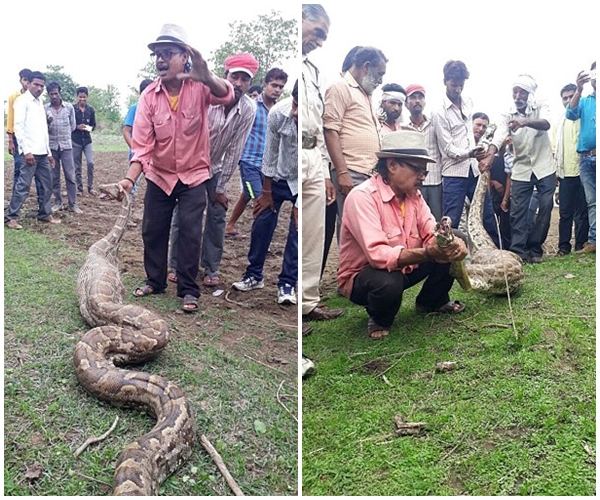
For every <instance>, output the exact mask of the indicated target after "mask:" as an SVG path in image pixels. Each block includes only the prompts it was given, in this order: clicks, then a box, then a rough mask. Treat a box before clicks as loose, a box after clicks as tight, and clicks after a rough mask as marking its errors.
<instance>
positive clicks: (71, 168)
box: [51, 149, 77, 208]
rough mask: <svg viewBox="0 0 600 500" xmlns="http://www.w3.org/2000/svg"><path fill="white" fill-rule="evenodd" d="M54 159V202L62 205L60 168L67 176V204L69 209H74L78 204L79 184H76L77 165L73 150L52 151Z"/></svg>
mask: <svg viewBox="0 0 600 500" xmlns="http://www.w3.org/2000/svg"><path fill="white" fill-rule="evenodd" d="M51 151H52V157H53V158H54V168H53V169H52V193H53V194H54V201H55V202H56V203H57V204H58V205H62V193H61V192H60V191H61V189H60V167H61V164H62V168H63V171H64V174H65V185H66V187H67V202H68V204H69V208H73V207H74V206H75V203H77V184H76V183H75V163H74V162H73V150H72V149H52V150H51Z"/></svg>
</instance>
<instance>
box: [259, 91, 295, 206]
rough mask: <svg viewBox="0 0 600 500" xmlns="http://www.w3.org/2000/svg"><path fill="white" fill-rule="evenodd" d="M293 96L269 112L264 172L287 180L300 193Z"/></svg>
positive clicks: (293, 191)
mask: <svg viewBox="0 0 600 500" xmlns="http://www.w3.org/2000/svg"><path fill="white" fill-rule="evenodd" d="M292 101H293V98H292V97H288V98H287V99H285V100H283V101H281V102H278V103H277V104H275V105H274V106H273V107H272V108H271V112H270V113H269V125H268V127H267V138H266V146H265V156H264V158H263V165H262V173H263V175H264V176H265V177H271V178H272V179H273V180H275V181H281V180H285V181H287V184H288V186H289V188H290V191H291V192H292V195H294V196H296V195H297V194H298V125H297V123H296V121H295V120H294V118H293V117H292Z"/></svg>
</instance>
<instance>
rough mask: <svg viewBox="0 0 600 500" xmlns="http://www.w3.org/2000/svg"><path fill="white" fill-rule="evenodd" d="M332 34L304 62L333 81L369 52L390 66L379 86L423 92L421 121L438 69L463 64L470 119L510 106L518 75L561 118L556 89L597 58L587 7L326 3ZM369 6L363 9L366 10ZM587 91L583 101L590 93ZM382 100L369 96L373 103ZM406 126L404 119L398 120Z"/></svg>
mask: <svg viewBox="0 0 600 500" xmlns="http://www.w3.org/2000/svg"><path fill="white" fill-rule="evenodd" d="M322 5H323V6H324V7H325V9H326V10H327V12H328V14H329V17H330V20H331V27H330V30H329V37H328V39H327V41H326V42H325V44H324V45H323V47H322V48H319V49H316V50H315V51H313V52H311V54H310V55H309V57H310V59H311V60H312V61H313V62H315V63H316V65H317V66H318V67H319V69H320V71H321V73H322V74H323V75H324V76H325V77H326V78H327V79H329V80H330V81H331V80H332V79H335V78H337V77H338V74H339V71H340V69H341V65H342V61H343V60H344V57H345V56H346V54H347V52H348V51H349V50H350V49H351V48H352V47H354V46H355V45H371V46H374V47H377V48H379V49H381V50H382V51H383V53H384V54H385V56H386V57H387V58H388V59H389V62H388V64H387V73H386V75H385V77H384V79H383V83H384V84H385V83H391V82H394V83H398V84H400V85H402V86H403V87H406V86H408V85H409V84H411V83H419V84H421V85H423V86H424V87H425V89H426V91H427V95H426V102H427V104H426V107H425V113H426V114H427V111H431V110H432V109H433V108H434V106H437V105H439V104H441V99H442V96H443V94H444V92H445V87H444V86H443V72H442V68H443V66H444V64H445V63H446V61H448V60H450V59H454V60H456V59H458V60H462V61H463V62H464V63H465V64H466V65H467V68H468V70H469V72H470V78H469V79H468V80H467V81H466V84H465V89H464V91H463V92H464V94H465V95H467V96H469V97H471V99H473V101H474V105H475V111H483V112H486V113H487V114H488V115H490V116H491V118H492V121H493V120H494V116H495V115H497V114H498V113H500V112H502V111H504V110H505V109H507V107H508V106H509V105H510V104H511V102H512V91H511V89H512V84H513V82H514V78H515V77H516V76H517V75H518V74H520V73H529V74H530V75H532V76H533V77H534V78H535V79H536V80H537V83H538V92H537V97H539V98H545V99H546V100H547V101H548V103H549V105H550V106H551V109H552V112H553V116H554V115H555V114H557V113H558V112H560V111H561V102H560V89H561V88H562V87H563V86H564V85H566V84H567V83H575V78H576V76H577V73H578V72H579V71H580V70H588V69H589V67H590V65H591V63H592V62H593V61H594V60H595V58H596V52H597V48H598V45H599V44H598V29H597V22H596V19H597V17H596V14H594V13H593V12H595V11H596V8H594V9H592V7H591V5H592V2H591V1H590V0H579V1H575V2H548V1H539V0H502V1H500V2H498V1H492V2H489V1H485V0H475V1H471V0H456V1H454V2H448V1H440V0H419V1H418V2H401V3H400V2H394V3H391V2H386V3H378V2H373V3H368V4H361V5H362V8H349V6H348V4H346V3H344V2H324V3H322ZM364 6H367V7H368V8H364ZM591 92H592V87H591V85H590V84H586V86H585V88H584V95H586V94H588V93H591ZM380 95H381V92H379V93H378V91H376V92H375V94H374V100H375V101H376V102H377V103H378V102H379V97H380ZM403 116H404V118H405V119H407V118H406V117H407V116H408V113H407V112H406V110H405V111H404V112H403Z"/></svg>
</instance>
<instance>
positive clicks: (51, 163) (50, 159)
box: [48, 155, 56, 168]
mask: <svg viewBox="0 0 600 500" xmlns="http://www.w3.org/2000/svg"><path fill="white" fill-rule="evenodd" d="M48 161H49V162H50V166H51V167H52V168H55V167H56V162H55V161H54V156H52V155H48Z"/></svg>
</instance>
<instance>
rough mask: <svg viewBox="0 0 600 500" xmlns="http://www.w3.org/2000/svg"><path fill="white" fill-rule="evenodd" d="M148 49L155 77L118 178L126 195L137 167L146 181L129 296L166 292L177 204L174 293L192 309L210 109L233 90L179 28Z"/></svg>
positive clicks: (195, 307) (207, 165)
mask: <svg viewBox="0 0 600 500" xmlns="http://www.w3.org/2000/svg"><path fill="white" fill-rule="evenodd" d="M148 48H149V49H150V50H151V51H152V54H151V56H152V57H153V58H154V60H155V61H156V69H157V71H158V78H157V79H156V80H155V81H154V82H152V83H151V84H150V85H148V87H147V88H146V91H145V92H144V94H143V95H142V96H141V97H140V101H139V104H138V109H137V113H136V117H135V135H134V136H133V143H132V148H131V149H132V152H133V156H132V158H131V160H130V166H129V170H128V171H127V175H126V176H125V178H124V179H123V180H121V181H120V182H119V186H120V189H121V190H122V191H124V192H127V193H131V190H132V189H133V186H134V185H135V181H136V180H137V178H138V177H139V175H140V174H141V173H142V172H143V173H144V175H145V177H146V184H147V187H146V196H145V199H144V219H143V225H142V238H143V240H144V268H145V269H146V284H145V285H143V286H141V287H139V288H136V290H135V291H134V295H135V296H136V297H142V296H144V295H150V294H157V293H164V291H165V288H166V287H167V270H168V269H167V252H168V247H169V230H170V227H171V217H172V215H173V210H174V208H175V206H177V207H178V210H179V229H180V233H179V244H178V245H177V248H176V252H177V278H178V279H177V295H178V296H179V297H182V299H183V306H182V309H183V311H185V312H196V311H197V310H198V299H199V297H200V287H199V286H198V283H197V282H196V275H197V273H198V261H199V259H200V239H201V235H202V227H201V224H199V223H198V221H201V220H202V214H203V212H204V208H205V207H206V189H205V186H204V183H205V182H206V181H207V180H208V179H209V177H210V144H209V131H208V107H209V105H211V104H215V105H219V104H224V105H227V104H229V103H230V102H231V101H232V100H233V99H234V92H233V87H232V85H231V84H230V83H229V82H227V81H226V80H224V79H222V78H218V77H217V76H216V75H214V74H213V73H212V72H211V71H210V70H209V69H208V66H207V64H206V61H205V60H204V58H203V57H202V55H201V54H200V52H198V50H196V49H194V48H192V47H190V46H189V45H188V43H187V35H186V33H185V31H184V30H183V29H182V28H181V27H180V26H177V25H175V24H165V25H164V26H163V27H162V30H161V33H160V35H159V36H158V38H157V39H156V41H155V42H152V43H150V44H149V45H148Z"/></svg>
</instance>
